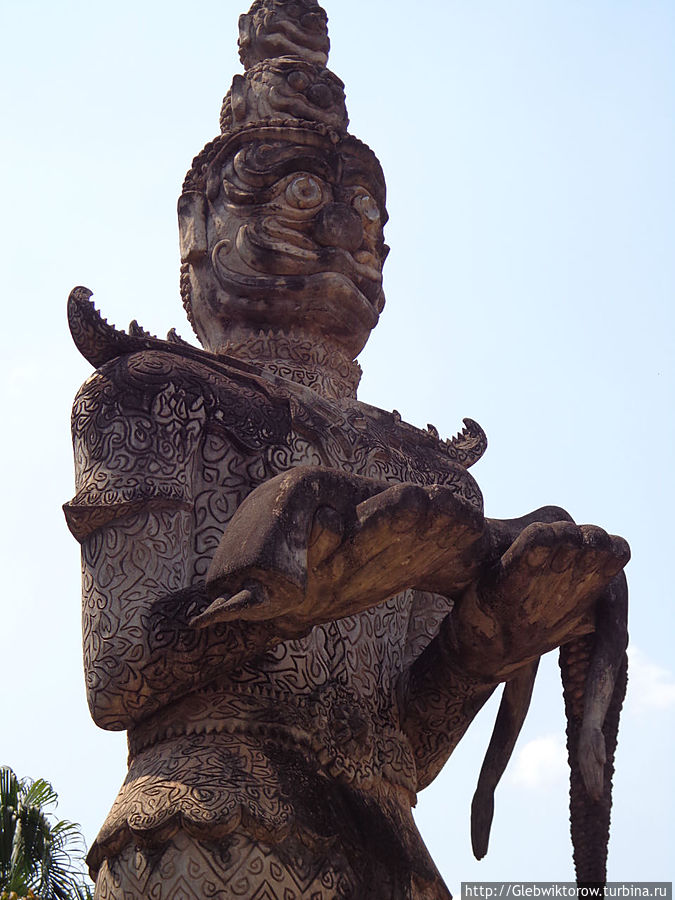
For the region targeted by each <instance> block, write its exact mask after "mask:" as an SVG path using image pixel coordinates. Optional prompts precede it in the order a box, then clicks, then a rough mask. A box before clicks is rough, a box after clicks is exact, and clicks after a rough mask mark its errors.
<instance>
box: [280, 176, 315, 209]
mask: <svg viewBox="0 0 675 900" xmlns="http://www.w3.org/2000/svg"><path fill="white" fill-rule="evenodd" d="M286 200H287V201H288V202H289V204H290V205H291V206H294V207H295V208H296V209H314V207H316V206H319V205H320V204H321V203H322V201H323V186H322V185H321V182H320V181H319V180H318V179H316V178H314V177H313V176H312V175H297V176H296V177H295V178H294V179H293V181H291V182H290V184H289V185H288V186H287V188H286Z"/></svg>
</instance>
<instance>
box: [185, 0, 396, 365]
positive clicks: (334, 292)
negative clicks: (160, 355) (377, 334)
mask: <svg viewBox="0 0 675 900" xmlns="http://www.w3.org/2000/svg"><path fill="white" fill-rule="evenodd" d="M239 25H240V34H241V36H240V41H239V43H240V55H241V58H242V60H243V62H244V65H245V66H246V73H245V75H237V76H235V78H234V81H233V84H232V88H231V90H230V91H229V93H228V94H227V96H226V97H225V100H224V101H223V108H222V113H221V134H220V135H219V136H218V137H217V138H216V139H215V140H214V141H212V142H211V143H210V144H208V145H207V146H206V147H205V148H204V150H203V151H202V152H201V153H200V154H199V155H198V156H197V157H196V158H195V160H194V162H193V165H192V168H191V169H190V171H189V172H188V174H187V176H186V179H185V183H184V185H183V193H182V195H181V197H180V200H179V204H178V217H179V225H180V242H181V260H182V270H181V293H182V296H183V302H184V304H185V306H186V310H187V312H188V316H189V318H190V321H191V323H192V325H193V327H194V329H195V332H196V334H197V336H198V337H199V339H200V341H201V342H202V344H203V345H204V346H205V347H206V348H207V349H208V350H210V351H212V352H215V353H219V352H227V351H228V347H229V346H231V345H234V344H237V343H238V342H240V341H241V340H242V338H243V337H245V335H246V334H250V333H251V332H253V333H259V332H260V331H263V332H266V331H273V332H284V333H286V334H299V335H302V336H304V337H305V338H306V337H308V336H309V337H310V338H315V339H317V340H321V341H323V342H327V343H329V344H332V345H334V346H335V347H337V348H339V349H340V350H341V351H342V352H343V353H345V354H346V355H348V356H349V357H350V358H351V359H354V358H355V357H356V355H357V354H358V353H359V352H360V351H361V349H362V348H363V346H364V344H365V342H366V340H367V339H368V335H369V334H370V331H371V330H372V329H373V328H374V326H375V325H376V324H377V321H378V317H379V314H380V312H381V310H382V308H383V306H384V294H383V292H382V265H383V263H384V260H385V257H386V253H387V248H386V246H385V244H384V240H383V234H382V229H383V226H384V223H385V222H386V218H387V215H386V210H385V184H384V176H383V174H382V170H381V168H380V165H379V163H378V161H377V158H376V157H375V155H374V154H373V153H372V151H371V150H370V149H369V148H368V147H366V145H365V144H363V143H361V142H360V141H358V140H357V139H356V138H354V137H352V136H350V135H349V134H348V133H347V124H348V119H347V112H346V108H345V100H344V86H343V84H342V82H341V81H340V80H339V79H338V78H337V77H336V76H335V75H333V74H332V73H331V72H329V71H328V70H327V69H326V68H325V66H324V63H325V60H326V58H327V53H328V36H327V33H326V16H325V13H324V12H323V10H322V9H321V7H319V6H318V4H317V3H316V2H312V0H295V2H285V0H256V2H255V3H254V4H253V6H252V8H251V10H250V12H249V13H248V14H247V15H244V16H241V18H240V23H239ZM280 53H283V54H284V55H272V54H280Z"/></svg>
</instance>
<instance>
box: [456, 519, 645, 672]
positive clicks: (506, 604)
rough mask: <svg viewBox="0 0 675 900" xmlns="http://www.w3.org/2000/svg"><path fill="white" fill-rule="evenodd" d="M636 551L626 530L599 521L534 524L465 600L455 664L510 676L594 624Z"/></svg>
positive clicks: (460, 604) (460, 611) (458, 626)
mask: <svg viewBox="0 0 675 900" xmlns="http://www.w3.org/2000/svg"><path fill="white" fill-rule="evenodd" d="M629 558H630V549H629V547H628V544H627V543H626V541H624V540H623V538H620V537H617V536H615V535H611V534H608V533H607V532H606V531H603V530H602V529H601V528H596V527H595V526H592V525H575V524H574V523H573V522H567V521H561V522H552V523H537V522H535V523H532V524H530V525H528V526H527V527H526V528H525V529H524V530H523V531H522V532H521V533H520V535H518V537H517V538H516V539H515V540H514V541H513V543H512V544H511V546H510V547H509V548H508V549H507V550H506V552H505V553H504V554H503V555H502V556H501V559H499V560H498V561H497V563H496V564H495V565H492V566H489V565H486V566H485V568H484V571H483V572H482V573H481V575H480V577H479V578H478V579H477V580H476V581H475V583H474V584H472V585H471V587H470V588H469V589H468V590H467V591H465V592H464V594H463V595H462V597H461V598H460V599H459V600H458V602H457V604H456V607H455V610H453V613H452V615H451V617H450V620H449V625H448V627H449V629H450V639H451V641H452V643H453V645H454V646H453V649H454V652H455V660H456V664H457V665H458V666H460V667H461V668H462V669H463V670H465V671H467V672H468V673H470V674H474V675H476V676H477V677H484V678H487V679H488V680H492V681H501V680H505V679H508V678H509V676H510V675H511V674H512V673H513V672H514V671H516V670H517V669H518V668H520V667H521V666H522V665H523V664H524V663H526V662H528V661H529V660H532V659H534V658H536V657H538V656H541V655H542V654H544V653H547V652H548V651H549V650H552V649H554V648H555V647H558V646H560V645H561V644H562V643H564V642H565V640H567V639H569V636H570V635H571V634H573V633H574V632H575V630H577V629H579V628H580V627H583V626H584V625H585V624H587V623H588V621H589V617H590V615H591V613H592V610H593V608H594V603H595V602H596V600H597V598H598V596H599V595H600V594H601V593H602V591H603V590H604V589H605V588H606V587H607V585H608V584H609V583H610V581H611V580H612V579H613V578H614V576H615V575H616V574H617V572H619V571H621V569H622V568H623V567H624V566H625V565H626V563H627V562H628V560H629Z"/></svg>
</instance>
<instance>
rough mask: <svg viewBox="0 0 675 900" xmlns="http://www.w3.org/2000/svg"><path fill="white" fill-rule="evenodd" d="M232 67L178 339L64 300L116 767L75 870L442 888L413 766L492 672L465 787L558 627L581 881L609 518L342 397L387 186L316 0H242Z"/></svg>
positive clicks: (459, 722)
mask: <svg viewBox="0 0 675 900" xmlns="http://www.w3.org/2000/svg"><path fill="white" fill-rule="evenodd" d="M239 45H240V55H241V59H242V62H243V64H244V68H245V74H244V75H237V76H235V78H234V81H233V84H232V88H231V90H230V92H229V93H228V95H227V96H226V98H225V101H224V103H223V109H222V115H221V134H220V135H219V136H218V137H216V138H215V140H214V141H212V142H211V143H210V144H208V145H207V146H206V147H205V148H204V150H202V152H201V153H200V154H199V155H198V156H197V157H196V158H195V160H194V162H193V164H192V167H191V168H190V171H189V172H188V174H187V177H186V179H185V183H184V187H183V192H182V195H181V198H180V201H179V205H178V215H179V224H180V242H181V255H182V268H181V295H182V298H183V303H184V305H185V309H186V311H187V314H188V317H189V319H190V322H191V324H192V325H193V327H194V330H195V332H196V334H197V337H198V338H199V340H200V342H201V344H202V346H203V349H200V348H197V347H195V346H192V345H190V344H188V343H186V342H185V341H183V340H182V339H181V338H179V337H178V336H177V335H176V334H175V332H173V331H172V332H170V333H169V335H168V338H167V340H166V341H164V340H159V339H158V338H155V337H153V336H152V335H150V334H149V333H148V332H146V331H144V330H143V329H142V328H140V327H139V326H138V325H137V323H136V322H133V323H132V325H131V326H130V328H129V332H128V333H125V332H121V331H117V330H115V329H114V328H112V327H110V326H109V325H108V324H107V323H106V322H105V320H103V319H102V318H101V317H100V316H99V314H98V313H97V311H96V310H95V309H94V307H93V304H91V302H90V299H89V298H90V294H91V292H90V291H88V290H87V289H86V288H76V289H75V290H74V291H73V292H72V294H71V296H70V299H69V307H68V310H69V321H70V326H71V331H72V333H73V337H74V340H75V343H76V345H77V347H78V348H79V350H80V351H81V352H82V353H83V354H84V355H85V357H86V358H87V359H88V360H89V361H90V362H91V363H92V364H93V365H94V366H95V367H96V371H95V372H94V374H93V375H92V376H91V377H90V378H89V380H88V381H87V382H86V383H85V384H84V386H83V387H82V388H81V390H80V392H79V393H78V395H77V398H76V400H75V404H74V408H73V418H72V427H73V440H74V451H75V463H76V491H77V492H76V495H75V497H74V498H73V500H72V501H71V502H70V503H68V504H66V506H65V512H66V518H67V521H68V525H69V527H70V529H71V531H72V533H73V534H74V535H75V537H76V538H77V539H78V541H80V543H81V545H82V567H83V634H84V659H85V669H86V680H87V690H88V697H89V704H90V708H91V713H92V716H93V718H94V720H95V721H96V723H97V724H98V725H100V726H101V727H102V728H107V729H113V730H114V729H126V730H127V731H128V737H129V773H128V776H127V778H126V780H125V782H124V785H123V786H122V789H121V791H120V793H119V796H118V797H117V800H116V801H115V804H114V806H113V808H112V810H111V812H110V814H109V816H108V818H107V820H106V822H105V824H104V826H103V828H102V830H101V832H100V834H99V836H98V838H97V840H96V842H95V843H94V845H93V847H92V849H91V852H90V855H89V863H90V867H91V871H92V874H93V876H94V877H95V878H96V879H97V881H96V897H97V898H99V900H104V898H122V897H124V898H141V897H143V898H145V897H152V898H156V900H168V898H177V897H198V898H203V897H212V898H229V897H245V898H253V897H256V898H262V897H266V898H279V900H281V898H284V900H291V898H301V897H308V898H309V897H312V898H317V900H318V898H324V900H327V898H337V897H342V898H366V897H367V898H376V900H377V898H382V900H384V898H387V900H389V898H391V900H393V898H401V900H403V898H442V897H449V896H450V895H449V893H448V891H447V888H446V887H445V886H444V884H443V882H442V879H441V877H440V876H439V874H438V872H437V870H436V868H435V866H434V864H433V862H432V860H431V858H430V856H429V854H428V852H427V850H426V848H425V847H424V844H423V842H422V839H421V837H420V835H419V833H418V831H417V829H416V827H415V824H414V821H413V818H412V814H411V808H412V806H413V805H414V803H415V796H416V792H417V791H418V790H420V789H421V788H424V787H426V786H427V785H428V784H429V783H430V782H431V781H432V780H433V779H434V777H435V776H436V774H437V773H438V772H439V770H440V769H441V767H442V766H443V765H444V763H445V762H446V760H447V759H448V757H449V756H450V755H451V753H452V751H453V748H454V747H455V745H456V744H457V742H458V741H459V740H460V739H461V737H462V736H463V734H464V732H465V731H466V729H467V727H468V725H469V724H470V722H471V721H472V719H473V718H474V716H475V715H476V713H477V712H478V710H479V709H480V708H481V706H482V705H483V704H484V703H485V701H486V700H487V698H488V697H489V696H490V695H491V694H492V692H493V691H494V690H495V689H496V687H497V686H498V685H499V684H501V683H504V684H505V687H504V694H503V699H502V704H501V708H500V711H499V714H498V719H497V723H496V726H495V731H494V734H493V737H492V740H491V742H490V746H489V748H488V751H487V755H486V759H485V763H484V765H483V769H482V771H481V774H480V777H479V782H478V789H477V791H476V796H475V798H474V803H473V810H472V835H473V841H474V849H475V852H476V855H477V856H479V857H480V856H482V855H483V854H484V853H485V852H486V849H487V843H488V836H489V830H490V822H491V819H492V809H493V794H494V789H495V786H496V784H497V782H498V780H499V778H500V776H501V774H502V772H503V770H504V768H505V766H506V764H507V762H508V759H509V756H510V754H511V751H512V749H513V746H514V743H515V740H516V738H517V736H518V732H519V730H520V727H521V725H522V722H523V719H524V717H525V714H526V712H527V706H528V703H529V698H530V694H531V690H532V684H533V681H534V677H535V673H536V668H537V663H538V659H539V657H540V656H541V655H542V654H543V653H545V652H547V651H549V650H551V649H554V648H556V647H561V665H562V670H563V683H564V686H565V694H566V703H567V711H568V721H569V746H570V760H571V766H572V807H571V808H572V827H573V837H574V842H575V853H576V861H577V873H578V877H579V879H580V880H603V879H604V877H605V875H604V860H605V856H604V854H605V851H606V844H607V835H608V822H609V807H610V802H611V801H610V791H611V771H612V760H613V752H614V745H615V740H616V731H617V727H618V714H619V709H620V706H621V700H622V696H623V693H622V692H623V687H624V685H625V646H626V587H625V580H624V578H623V574H622V569H623V567H624V566H625V564H626V562H627V561H628V558H629V549H628V546H627V544H626V542H625V541H624V540H622V539H621V538H618V537H614V536H611V535H609V534H607V533H606V532H605V531H603V530H601V529H600V528H596V527H593V526H587V525H583V526H577V525H575V524H574V523H573V522H572V520H571V518H570V516H569V515H568V514H567V513H565V512H564V511H563V510H562V509H560V508H559V507H546V508H543V509H539V510H537V511H536V512H534V513H531V514H529V515H527V516H524V517H522V518H520V519H515V520H508V521H507V520H491V519H486V518H485V517H484V514H483V501H482V497H481V493H480V490H479V488H478V485H477V484H476V482H475V481H474V479H473V478H472V477H471V475H470V474H469V472H468V469H469V467H470V466H471V465H472V464H473V463H475V462H476V461H477V460H478V459H479V458H480V456H481V455H482V454H483V452H484V451H485V448H486V440H485V435H484V433H483V431H482V430H481V428H480V427H479V426H478V425H477V424H476V423H475V422H472V421H471V420H468V419H467V420H465V428H464V429H463V431H462V432H461V433H460V434H459V435H458V436H457V437H455V438H454V439H452V440H449V441H444V440H440V439H439V437H438V434H437V433H436V431H435V429H433V428H430V429H429V430H428V431H425V432H423V431H420V430H418V429H416V428H414V427H412V426H410V425H408V424H406V423H405V422H403V421H402V420H401V417H400V416H399V415H398V414H397V413H396V412H393V413H391V412H385V411H383V410H381V409H377V408H374V407H372V406H368V405H366V404H363V403H360V402H359V401H358V400H357V399H356V388H357V384H358V381H359V374H360V369H359V367H358V364H357V363H356V362H355V359H356V357H357V355H358V354H359V352H360V351H361V349H362V348H363V346H364V344H365V342H366V340H367V338H368V335H369V333H370V331H371V330H372V329H373V328H374V327H375V325H376V324H377V321H378V317H379V314H380V313H381V311H382V309H383V306H384V295H383V292H382V265H383V263H384V260H385V257H386V255H387V250H388V248H387V247H386V245H385V244H384V241H383V227H384V224H385V222H386V218H387V214H386V211H385V184H384V178H383V175H382V171H381V169H380V165H379V163H378V161H377V159H376V157H375V156H374V154H373V153H372V151H371V150H370V149H369V148H368V147H366V146H365V145H364V144H362V143H361V142H360V141H359V140H357V139H356V138H355V137H352V136H350V135H349V134H348V133H347V123H348V120H347V114H346V109H345V100H344V91H343V85H342V82H340V80H339V79H338V78H337V77H336V76H335V75H333V74H332V73H331V72H329V71H328V70H327V69H326V68H325V66H326V62H327V56H328V48H329V43H328V36H327V29H326V14H325V12H324V11H323V9H322V8H321V7H320V6H319V5H318V4H317V2H316V0H290V2H289V0H255V2H254V3H253V6H252V7H251V10H250V11H249V13H248V14H247V15H244V16H242V17H241V19H240V41H239Z"/></svg>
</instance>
